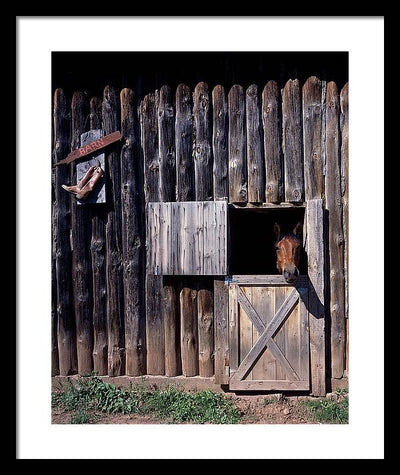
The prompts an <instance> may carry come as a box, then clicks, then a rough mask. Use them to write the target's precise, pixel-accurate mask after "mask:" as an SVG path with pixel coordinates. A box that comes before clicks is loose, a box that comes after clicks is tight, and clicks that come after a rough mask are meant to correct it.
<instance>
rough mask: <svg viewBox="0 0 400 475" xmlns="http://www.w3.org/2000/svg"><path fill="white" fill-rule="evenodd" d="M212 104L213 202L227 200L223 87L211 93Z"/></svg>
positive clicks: (225, 104)
mask: <svg viewBox="0 0 400 475" xmlns="http://www.w3.org/2000/svg"><path fill="white" fill-rule="evenodd" d="M212 104H213V129H212V151H213V175H214V177H213V178H214V179H213V192H214V200H227V199H228V191H229V182H228V108H227V102H226V95H225V90H224V88H223V86H219V85H218V86H215V87H214V89H213V91H212Z"/></svg>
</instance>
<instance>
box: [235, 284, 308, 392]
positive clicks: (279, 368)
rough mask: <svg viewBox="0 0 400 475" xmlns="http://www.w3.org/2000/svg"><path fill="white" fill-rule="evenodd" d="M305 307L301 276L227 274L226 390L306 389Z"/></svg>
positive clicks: (306, 324)
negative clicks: (293, 279)
mask: <svg viewBox="0 0 400 475" xmlns="http://www.w3.org/2000/svg"><path fill="white" fill-rule="evenodd" d="M308 307H309V304H308V279H307V276H305V275H303V276H300V277H298V279H297V281H296V283H295V284H294V285H289V284H287V283H286V282H285V280H284V279H283V277H282V276H250V275H244V276H236V275H233V276H232V278H231V281H230V282H229V329H230V333H229V350H230V351H229V353H230V354H229V364H230V378H229V389H231V390H253V389H255V390H279V391H280V390H282V391H283V390H292V391H307V390H309V388H310V380H309V378H310V369H309V326H308Z"/></svg>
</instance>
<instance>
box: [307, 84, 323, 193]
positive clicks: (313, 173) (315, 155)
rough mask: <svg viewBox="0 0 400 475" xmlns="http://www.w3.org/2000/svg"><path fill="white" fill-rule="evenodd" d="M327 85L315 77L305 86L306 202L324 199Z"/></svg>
mask: <svg viewBox="0 0 400 475" xmlns="http://www.w3.org/2000/svg"><path fill="white" fill-rule="evenodd" d="M325 87H326V83H325V82H322V81H321V80H320V79H318V78H316V77H315V76H312V77H309V78H308V79H307V81H306V82H305V83H304V85H303V89H302V93H303V147H304V190H305V200H306V201H308V200H312V199H318V198H323V196H324V188H325V186H324V163H323V148H324V142H323V140H324V137H323V123H322V119H323V115H324V107H325V103H324V102H323V96H324V95H325V91H323V89H324V88H325Z"/></svg>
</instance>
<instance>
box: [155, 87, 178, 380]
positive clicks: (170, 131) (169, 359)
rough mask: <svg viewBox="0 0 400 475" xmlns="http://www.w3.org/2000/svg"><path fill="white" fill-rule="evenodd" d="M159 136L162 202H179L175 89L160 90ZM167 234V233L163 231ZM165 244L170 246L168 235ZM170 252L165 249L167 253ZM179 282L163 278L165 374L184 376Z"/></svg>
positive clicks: (163, 88) (162, 306)
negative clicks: (180, 336) (180, 338)
mask: <svg viewBox="0 0 400 475" xmlns="http://www.w3.org/2000/svg"><path fill="white" fill-rule="evenodd" d="M158 134H159V150H160V187H161V190H160V199H161V201H164V202H170V201H175V199H176V155H175V112H174V107H173V104H172V96H171V89H170V88H169V87H167V86H163V87H162V88H161V89H160V103H159V107H158ZM163 231H164V230H163ZM163 235H164V236H165V237H166V238H167V241H166V242H165V245H166V246H167V247H168V236H167V233H166V232H163ZM166 250H167V249H165V251H166ZM159 280H160V278H159ZM176 283H177V281H176V280H175V281H173V280H172V279H171V278H169V277H164V278H162V279H161V299H162V302H161V310H162V320H163V323H164V345H165V375H166V376H177V375H178V374H181V372H182V367H181V359H180V357H181V352H180V341H179V289H177V287H176Z"/></svg>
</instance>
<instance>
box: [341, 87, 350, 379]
mask: <svg viewBox="0 0 400 475" xmlns="http://www.w3.org/2000/svg"><path fill="white" fill-rule="evenodd" d="M340 111H341V116H340V129H341V136H342V140H341V143H342V146H341V151H340V153H341V177H342V180H341V185H342V203H343V235H344V283H345V303H344V315H345V318H346V327H347V328H346V363H345V367H346V371H347V372H348V370H349V340H348V337H347V335H348V320H347V319H348V318H349V282H348V277H349V275H348V272H349V84H348V83H346V84H345V85H344V86H343V88H342V90H341V92H340Z"/></svg>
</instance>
